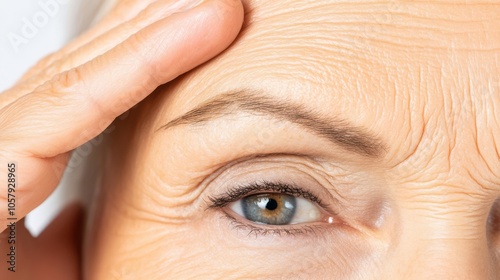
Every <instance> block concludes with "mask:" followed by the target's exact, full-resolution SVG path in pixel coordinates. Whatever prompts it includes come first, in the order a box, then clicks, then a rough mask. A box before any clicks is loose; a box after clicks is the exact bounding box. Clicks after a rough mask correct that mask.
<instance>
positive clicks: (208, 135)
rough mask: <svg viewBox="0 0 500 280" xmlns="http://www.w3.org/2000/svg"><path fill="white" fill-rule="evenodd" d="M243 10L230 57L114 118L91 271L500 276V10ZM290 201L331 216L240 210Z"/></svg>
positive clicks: (279, 6) (311, 5)
mask: <svg viewBox="0 0 500 280" xmlns="http://www.w3.org/2000/svg"><path fill="white" fill-rule="evenodd" d="M244 4H245V12H246V15H245V24H244V27H243V31H242V33H241V34H240V35H239V37H238V38H237V39H236V41H235V43H234V44H233V45H232V46H231V47H230V48H229V49H228V50H226V51H225V52H224V53H222V54H221V55H220V56H218V57H217V58H215V59H213V60H211V61H210V62H208V63H206V64H205V65H202V66H201V67H199V68H197V69H195V70H193V71H191V72H189V73H188V74H185V75H184V76H181V77H179V78H178V79H176V80H175V81H174V82H172V83H169V84H167V85H165V86H162V87H160V88H159V89H157V91H156V92H155V93H153V94H152V95H151V96H150V97H148V98H147V99H146V100H145V101H144V102H142V103H141V104H140V105H139V106H137V107H136V108H133V109H131V111H130V113H129V114H128V115H125V116H123V118H120V119H118V120H116V121H115V123H114V126H113V127H114V130H113V131H112V133H111V134H110V135H109V137H107V139H106V142H107V146H106V149H107V150H106V153H105V155H104V159H103V169H104V170H105V172H104V173H103V174H102V180H101V182H100V185H99V187H98V194H97V195H96V197H97V199H96V200H95V203H94V205H93V207H92V209H91V212H90V219H89V221H88V225H89V227H88V231H87V236H86V242H85V260H84V269H83V271H84V272H85V273H86V275H85V276H86V277H87V278H88V279H220V278H224V279H248V278H253V279H281V278H286V279H429V278H430V279H498V277H500V269H499V266H500V260H499V256H498V252H499V246H500V245H499V244H498V236H499V234H500V232H499V228H498V222H497V220H498V217H499V215H500V212H499V210H498V205H497V202H496V201H497V199H498V197H499V195H500V154H499V151H500V138H499V137H498V135H500V124H499V122H500V121H499V120H500V108H499V106H500V90H499V79H498V69H499V66H500V51H499V48H500V37H499V36H498V30H500V16H499V15H500V4H494V3H486V2H478V3H474V2H468V4H467V5H465V4H457V3H452V2H447V1H444V2H408V3H404V4H403V3H400V4H395V3H392V2H378V1H375V2H358V1H352V2H342V1H260V0H254V1H246V2H244ZM269 182H271V183H273V184H274V186H273V184H269ZM266 184H267V185H266ZM276 185H277V186H278V187H276ZM279 186H285V187H279ZM287 187H288V189H287ZM291 187H293V188H291ZM246 190H250V192H247V193H246V194H245V192H246ZM280 192H292V194H294V195H295V196H297V197H301V198H304V199H306V200H307V201H310V202H311V203H312V204H311V205H314V206H315V207H317V209H319V210H318V211H319V213H320V215H319V216H320V217H321V218H319V219H313V220H311V221H307V222H303V223H297V224H291V225H279V226H278V225H274V226H273V225H263V224H258V223H254V222H251V221H248V220H247V219H245V218H244V217H242V216H241V215H238V214H237V213H235V211H233V210H231V209H232V208H231V206H234V204H232V203H236V202H237V201H238V200H239V199H242V198H243V197H245V196H248V195H252V194H256V193H280ZM288 194H290V193H288ZM238 195H239V196H241V197H238ZM315 198H317V200H316V201H314V200H315ZM231 200H234V201H231ZM214 202H224V203H218V204H217V203H214Z"/></svg>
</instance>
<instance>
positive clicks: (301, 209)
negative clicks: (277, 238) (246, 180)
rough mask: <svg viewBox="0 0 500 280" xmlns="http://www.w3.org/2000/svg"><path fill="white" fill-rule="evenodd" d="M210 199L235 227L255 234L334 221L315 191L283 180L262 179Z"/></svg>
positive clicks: (308, 228) (308, 227)
mask: <svg viewBox="0 0 500 280" xmlns="http://www.w3.org/2000/svg"><path fill="white" fill-rule="evenodd" d="M211 201H212V204H213V207H218V208H221V209H223V211H224V212H225V214H226V216H227V217H228V218H229V219H231V220H232V222H233V223H234V224H235V225H237V227H238V228H246V229H250V231H251V232H252V233H255V234H259V233H262V234H268V233H278V234H281V233H282V232H286V233H291V232H293V233H294V234H296V233H301V232H303V229H307V230H310V229H311V227H310V225H321V224H323V225H324V224H332V223H335V222H337V221H336V219H335V215H334V214H333V213H329V212H327V211H326V210H324V209H323V208H325V205H323V203H322V202H321V200H320V199H319V198H318V197H316V196H315V195H314V194H312V193H311V192H309V191H308V190H305V189H302V188H300V187H299V186H295V185H292V184H288V183H283V182H269V181H261V182H254V183H250V184H247V185H243V186H238V187H235V188H233V189H230V190H229V191H228V192H227V193H226V194H224V195H221V196H219V197H215V198H211ZM301 225H304V226H306V225H307V227H301Z"/></svg>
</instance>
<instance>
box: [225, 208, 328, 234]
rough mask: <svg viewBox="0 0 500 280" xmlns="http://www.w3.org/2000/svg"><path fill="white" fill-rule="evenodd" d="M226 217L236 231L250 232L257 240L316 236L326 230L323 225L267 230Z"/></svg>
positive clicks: (227, 215)
mask: <svg viewBox="0 0 500 280" xmlns="http://www.w3.org/2000/svg"><path fill="white" fill-rule="evenodd" d="M224 217H225V218H227V219H228V220H229V221H230V223H231V225H232V226H233V228H234V229H236V230H243V231H246V232H248V236H249V237H250V236H252V235H253V236H254V237H255V238H257V237H259V236H266V235H277V236H283V235H285V236H293V237H295V236H297V235H304V234H314V235H316V234H317V232H318V230H320V229H323V228H325V227H324V226H323V225H300V227H299V226H296V227H293V226H292V225H289V226H281V228H276V227H274V228H265V227H259V226H255V225H252V224H250V223H243V222H240V221H238V220H237V219H236V218H235V217H233V216H231V215H230V214H228V213H226V212H224ZM263 226H264V225H263Z"/></svg>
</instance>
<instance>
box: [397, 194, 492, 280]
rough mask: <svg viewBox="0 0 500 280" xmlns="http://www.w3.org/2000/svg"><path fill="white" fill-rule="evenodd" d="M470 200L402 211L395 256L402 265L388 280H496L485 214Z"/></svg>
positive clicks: (398, 263) (426, 205) (430, 204)
mask: <svg viewBox="0 0 500 280" xmlns="http://www.w3.org/2000/svg"><path fill="white" fill-rule="evenodd" d="M472 200H474V199H470V197H469V199H463V200H457V201H448V202H445V201H442V202H434V203H426V204H425V205H424V204H422V205H420V208H414V207H411V208H410V209H406V210H403V211H402V212H401V221H402V225H401V227H402V231H401V235H400V239H399V241H398V244H397V247H398V248H399V249H398V251H397V253H396V256H395V258H394V259H395V260H396V262H395V263H396V265H397V266H398V265H402V266H400V269H398V270H395V271H394V272H395V273H396V275H395V276H394V278H391V279H425V280H428V279H498V277H500V276H499V275H496V270H497V261H496V256H495V250H492V248H491V247H490V246H491V244H490V243H491V242H489V240H488V238H489V237H488V234H487V230H486V228H487V227H486V220H487V213H485V211H484V208H483V207H480V206H478V202H477V201H472ZM416 209H417V210H416ZM418 209H420V210H418ZM402 259H404V260H405V261H404V262H401V260H402Z"/></svg>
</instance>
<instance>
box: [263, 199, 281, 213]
mask: <svg viewBox="0 0 500 280" xmlns="http://www.w3.org/2000/svg"><path fill="white" fill-rule="evenodd" d="M276 208H278V202H277V201H276V199H272V198H271V199H269V201H268V202H267V204H266V209H267V210H271V211H272V210H276Z"/></svg>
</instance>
